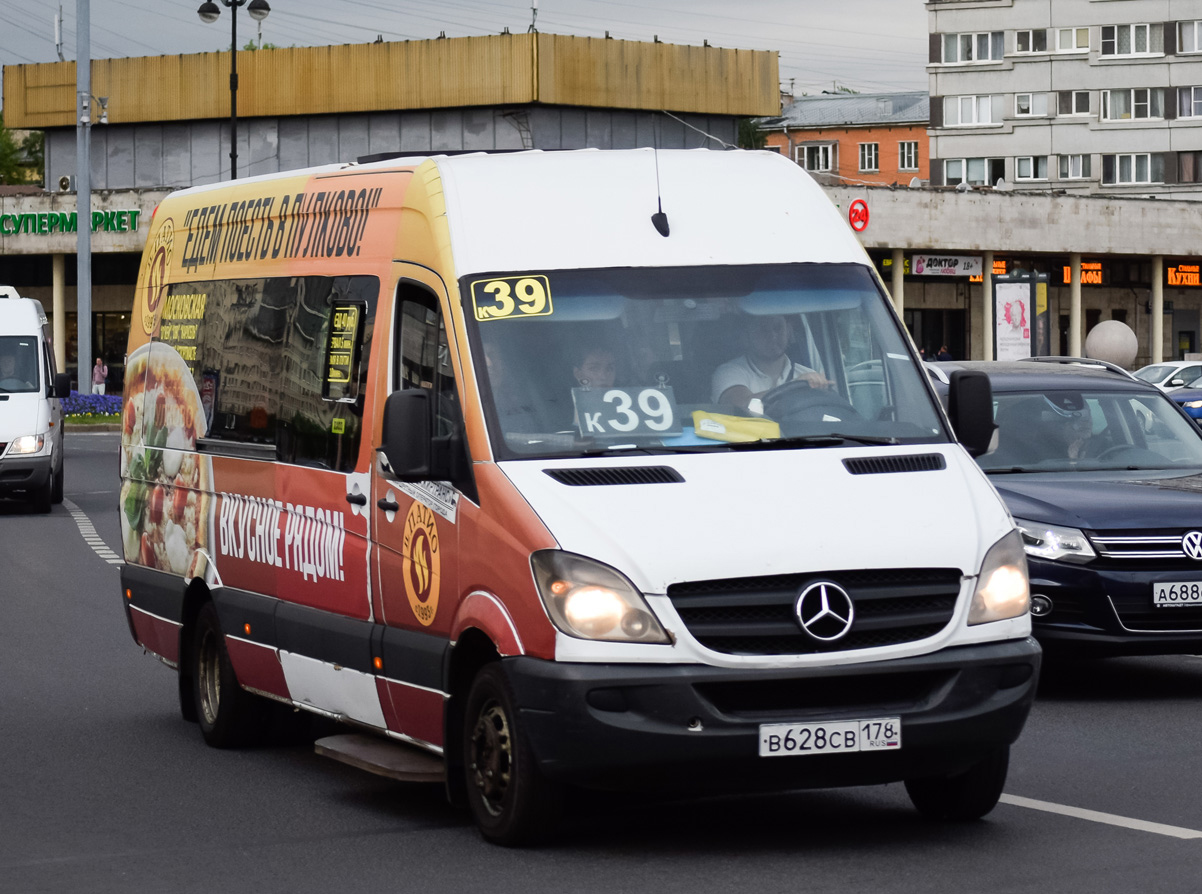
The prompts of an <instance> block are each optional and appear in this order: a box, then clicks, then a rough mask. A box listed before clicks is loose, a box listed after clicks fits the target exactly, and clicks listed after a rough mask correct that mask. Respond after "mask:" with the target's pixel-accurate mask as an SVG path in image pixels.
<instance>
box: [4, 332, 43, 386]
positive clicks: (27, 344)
mask: <svg viewBox="0 0 1202 894" xmlns="http://www.w3.org/2000/svg"><path fill="white" fill-rule="evenodd" d="M37 390H38V342H37V339H36V338H34V337H33V336H31V335H0V394H15V393H17V392H20V391H37Z"/></svg>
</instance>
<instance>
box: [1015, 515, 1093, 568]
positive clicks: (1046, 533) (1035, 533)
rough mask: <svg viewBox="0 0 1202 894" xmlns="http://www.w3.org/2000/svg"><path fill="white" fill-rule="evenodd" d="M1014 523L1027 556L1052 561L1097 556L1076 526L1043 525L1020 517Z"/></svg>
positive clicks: (1067, 560)
mask: <svg viewBox="0 0 1202 894" xmlns="http://www.w3.org/2000/svg"><path fill="white" fill-rule="evenodd" d="M1014 523H1015V524H1016V525H1018V531H1019V533H1020V534H1021V535H1022V538H1023V549H1025V550H1026V551H1027V555H1028V556H1035V557H1036V558H1037V559H1050V560H1051V561H1054V562H1088V561H1089V560H1090V559H1096V558H1097V557H1098V554H1097V553H1095V552H1094V551H1093V547H1092V546H1090V545H1089V538H1088V537H1086V536H1085V535H1084V534H1082V533H1081V532H1080V531H1078V530H1077V529H1076V528H1062V527H1059V526H1058V525H1045V524H1041V523H1040V522H1033V521H1027V520H1026V519H1022V518H1016V519H1015V520H1014Z"/></svg>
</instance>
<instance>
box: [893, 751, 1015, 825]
mask: <svg viewBox="0 0 1202 894" xmlns="http://www.w3.org/2000/svg"><path fill="white" fill-rule="evenodd" d="M1009 768H1010V746H1009V745H1006V746H1003V747H1002V748H999V749H998V750H997V751H995V752H993V753H992V754H991V755H989V756H988V757H986V758H985V759H984V760H982V761H980V762H979V763H976V764H973V766H971V767H969V768H968V769H967V770H965V771H964V772H963V773H957V774H955V775H954V776H933V777H926V778H923V779H907V780H906V793H907V794H909V796H910V800H911V801H912V802H913V803H914V806H915V807H916V808H918V812H919V813H921V814H922V815H923V816H925V817H928V818H929V819H935V820H945V821H951V822H965V821H968V820H975V819H980V818H981V817H983V816H984V815H985V814H987V813H989V811H991V810H993V808H994V807H996V806H997V802H998V798H1000V797H1001V796H1002V789H1003V788H1004V787H1005V785H1006V772H1007V771H1008V770H1009Z"/></svg>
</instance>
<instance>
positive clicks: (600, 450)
mask: <svg viewBox="0 0 1202 894" xmlns="http://www.w3.org/2000/svg"><path fill="white" fill-rule="evenodd" d="M729 446H730V445H729V444H714V446H712V447H710V446H708V445H701V444H698V445H683V444H681V445H677V446H667V445H657V446H646V447H639V446H634V445H631V444H623V445H620V446H614V447H587V448H585V449H583V450H581V451H580V453H579V455H580V456H617V455H618V454H622V453H642V454H644V455H646V456H655V455H656V454H660V453H712V452H713V451H715V450H724V449H726V448H727V447H729Z"/></svg>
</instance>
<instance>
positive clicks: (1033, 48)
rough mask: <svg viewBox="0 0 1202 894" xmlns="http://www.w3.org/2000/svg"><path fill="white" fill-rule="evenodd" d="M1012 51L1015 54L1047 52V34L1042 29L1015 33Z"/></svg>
mask: <svg viewBox="0 0 1202 894" xmlns="http://www.w3.org/2000/svg"><path fill="white" fill-rule="evenodd" d="M1014 51H1015V52H1016V53H1046V52H1047V51H1048V32H1047V31H1045V30H1044V29H1043V28H1040V29H1038V30H1036V31H1018V32H1016V33H1015V35H1014Z"/></svg>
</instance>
